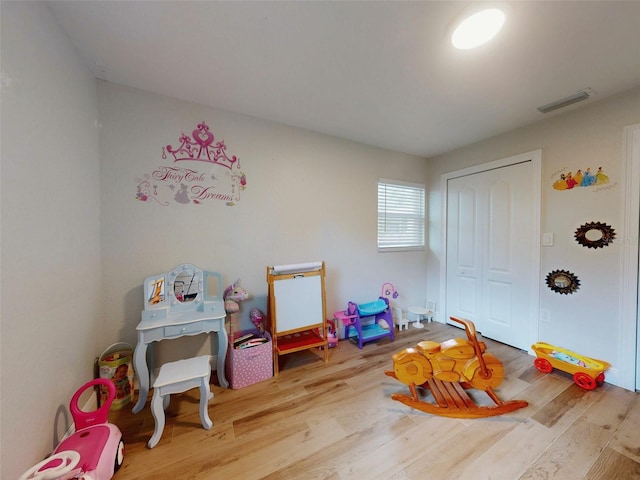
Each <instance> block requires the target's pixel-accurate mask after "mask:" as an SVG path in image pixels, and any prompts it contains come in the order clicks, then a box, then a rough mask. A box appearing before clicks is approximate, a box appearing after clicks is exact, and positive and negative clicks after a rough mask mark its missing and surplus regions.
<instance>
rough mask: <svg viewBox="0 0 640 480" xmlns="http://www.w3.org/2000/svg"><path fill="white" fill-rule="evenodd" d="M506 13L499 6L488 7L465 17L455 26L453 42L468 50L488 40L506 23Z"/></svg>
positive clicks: (458, 46)
mask: <svg viewBox="0 0 640 480" xmlns="http://www.w3.org/2000/svg"><path fill="white" fill-rule="evenodd" d="M505 19H506V15H505V13H504V11H503V10H501V9H499V8H495V7H492V8H486V9H484V10H480V11H476V12H475V13H473V14H472V15H469V16H467V17H465V18H464V19H463V20H462V21H461V22H459V23H458V25H457V26H456V27H455V30H454V32H453V34H452V35H451V43H452V44H453V46H454V47H456V48H457V49H459V50H468V49H470V48H475V47H478V46H480V45H482V44H483V43H486V42H488V41H489V40H491V39H492V38H493V37H495V36H496V34H497V33H498V32H499V31H500V29H501V28H502V26H503V25H504V21H505Z"/></svg>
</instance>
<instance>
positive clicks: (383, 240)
mask: <svg viewBox="0 0 640 480" xmlns="http://www.w3.org/2000/svg"><path fill="white" fill-rule="evenodd" d="M424 236H425V235H424V185H419V184H417V183H408V182H399V181H396V180H387V179H384V178H381V179H379V180H378V251H381V252H382V251H384V252H386V251H397V250H423V249H424Z"/></svg>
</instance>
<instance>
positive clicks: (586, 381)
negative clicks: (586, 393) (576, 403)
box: [573, 372, 597, 390]
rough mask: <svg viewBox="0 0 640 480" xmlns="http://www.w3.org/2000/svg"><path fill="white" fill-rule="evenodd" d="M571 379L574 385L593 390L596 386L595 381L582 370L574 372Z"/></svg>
mask: <svg viewBox="0 0 640 480" xmlns="http://www.w3.org/2000/svg"><path fill="white" fill-rule="evenodd" d="M573 381H574V382H576V385H578V386H579V387H582V388H584V389H586V390H593V389H594V388H596V386H597V384H596V381H595V380H594V379H593V378H591V377H590V376H589V375H587V374H586V373H583V372H578V373H576V374H575V375H574V376H573Z"/></svg>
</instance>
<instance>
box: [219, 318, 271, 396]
mask: <svg viewBox="0 0 640 480" xmlns="http://www.w3.org/2000/svg"><path fill="white" fill-rule="evenodd" d="M248 333H255V334H258V330H244V331H242V332H234V334H233V338H229V346H228V349H227V363H226V373H227V380H228V381H229V386H230V387H231V388H233V389H239V388H243V387H247V386H249V385H253V384H254V383H258V382H261V381H263V380H267V379H268V378H271V377H273V343H272V341H271V335H269V333H268V332H265V333H264V336H265V338H267V339H268V341H267V342H265V343H263V344H261V345H257V346H255V347H250V348H245V349H234V348H233V340H235V339H236V338H239V337H241V336H243V335H246V334H248Z"/></svg>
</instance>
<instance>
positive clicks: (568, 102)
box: [538, 88, 594, 113]
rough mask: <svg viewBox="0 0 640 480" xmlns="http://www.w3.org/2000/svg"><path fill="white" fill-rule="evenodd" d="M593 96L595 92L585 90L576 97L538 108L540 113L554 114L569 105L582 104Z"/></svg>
mask: <svg viewBox="0 0 640 480" xmlns="http://www.w3.org/2000/svg"><path fill="white" fill-rule="evenodd" d="M592 95H594V93H593V90H591V89H590V88H585V89H583V90H580V91H579V92H578V93H576V94H574V95H569V96H568V97H565V98H561V99H560V100H556V101H555V102H551V103H547V104H546V105H543V106H541V107H538V111H540V112H542V113H549V112H553V111H554V110H558V109H559V108H564V107H567V106H569V105H573V104H574V103H577V102H581V101H582V100H586V99H587V98H589V97H591V96H592Z"/></svg>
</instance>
